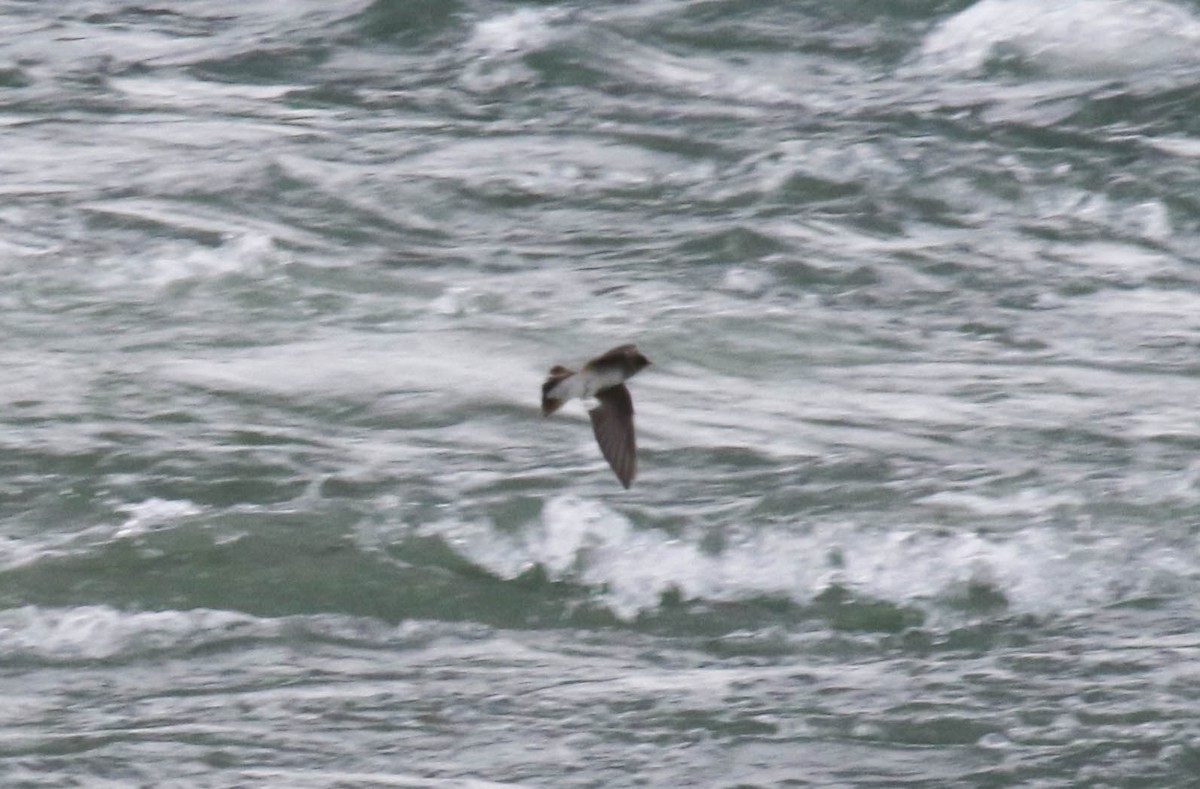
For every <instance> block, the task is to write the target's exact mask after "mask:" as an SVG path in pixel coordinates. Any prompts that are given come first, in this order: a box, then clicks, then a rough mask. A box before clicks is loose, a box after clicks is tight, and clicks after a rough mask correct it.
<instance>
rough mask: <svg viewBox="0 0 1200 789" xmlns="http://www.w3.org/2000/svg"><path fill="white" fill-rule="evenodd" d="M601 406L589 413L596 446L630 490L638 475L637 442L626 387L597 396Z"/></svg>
mask: <svg viewBox="0 0 1200 789" xmlns="http://www.w3.org/2000/svg"><path fill="white" fill-rule="evenodd" d="M596 399H597V400H599V401H600V405H598V406H596V407H595V408H593V409H592V410H591V411H588V416H590V417H591V418H592V432H593V433H595V434H596V443H598V444H599V445H600V451H601V452H602V453H603V454H604V459H605V460H607V461H608V465H610V466H612V470H613V471H615V472H616V474H617V479H619V480H621V484H622V485H624V486H625V487H627V488H628V487H629V483H631V482H633V478H634V477H635V476H637V440H636V439H635V438H634V435H633V398H632V397H630V396H629V390H628V389H626V388H625V384H617V385H616V386H610V387H608V388H607V389H601V390H600V391H599V392H597V393H596Z"/></svg>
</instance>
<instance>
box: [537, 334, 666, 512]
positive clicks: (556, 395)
mask: <svg viewBox="0 0 1200 789" xmlns="http://www.w3.org/2000/svg"><path fill="white" fill-rule="evenodd" d="M650 364H652V362H651V361H650V360H649V359H647V358H646V357H645V356H643V355H642V354H641V353H640V352H639V351H638V349H637V346H636V345H618V346H617V347H616V348H613V349H612V350H610V351H606V352H605V353H602V354H600V355H599V356H597V357H596V358H594V359H591V360H589V361H588V362H586V363H585V364H584V365H583V367H581V368H580V369H579V371H578V372H576V371H574V370H570V369H568V368H566V367H563V366H562V365H560V364H556V365H555V366H553V367H551V368H550V375H549V377H548V378H547V379H546V382H545V383H544V384H542V416H544V417H545V416H550V415H551V414H553V413H554V412H555V411H557V410H558V409H560V408H562V406H563V404H564V403H566V402H567V401H568V400H571V399H573V398H576V397H580V398H582V397H594V398H596V399H597V400H599V401H600V404H599V405H598V406H596V407H595V408H592V409H590V410H589V411H588V416H589V417H591V419H592V432H593V433H595V435H596V443H597V444H599V445H600V452H601V454H603V455H604V459H605V460H607V461H608V465H609V466H611V467H612V470H613V472H614V473H615V474H616V475H617V479H618V480H620V481H621V484H622V485H624V486H625V488H626V489H628V488H629V485H630V484H631V483H632V482H633V478H634V477H635V476H637V440H636V439H635V437H634V433H633V398H632V397H630V395H629V389H628V388H626V386H625V382H626V381H628V380H629V379H630V378H632V377H633V376H635V375H637V374H638V373H639V372H641V371H642V370H643V369H645V368H646V367H648V366H649V365H650Z"/></svg>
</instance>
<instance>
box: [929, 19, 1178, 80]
mask: <svg viewBox="0 0 1200 789" xmlns="http://www.w3.org/2000/svg"><path fill="white" fill-rule="evenodd" d="M1005 54H1011V55H1015V56H1017V57H1019V58H1020V59H1022V60H1024V61H1026V62H1028V63H1030V64H1032V65H1033V66H1035V67H1036V68H1038V69H1040V70H1043V71H1045V72H1047V73H1049V74H1053V75H1058V76H1072V77H1114V76H1121V75H1128V74H1134V73H1138V72H1142V71H1150V70H1156V69H1164V68H1171V67H1176V66H1191V67H1195V66H1200V20H1198V19H1197V18H1196V17H1195V16H1193V15H1192V14H1191V13H1189V12H1188V11H1187V9H1186V8H1184V7H1182V6H1181V5H1177V4H1174V3H1166V2H1157V0H1136V1H1134V0H1068V1H1067V2H1061V3H1046V2H1042V1H1041V0H981V2H978V3H975V4H973V5H971V6H970V7H969V8H967V9H966V10H964V11H962V12H961V13H959V14H956V15H955V16H953V17H951V18H949V19H947V20H946V21H945V22H943V23H942V24H940V25H939V26H938V27H936V28H935V29H934V30H933V31H932V32H931V33H930V34H929V36H928V37H927V38H926V39H925V42H924V44H923V46H922V47H921V53H920V58H921V61H922V63H923V64H924V65H927V66H932V67H937V68H944V69H950V70H953V71H960V72H975V71H978V70H980V69H981V68H983V67H984V66H985V64H986V63H987V62H988V61H989V60H991V59H993V58H996V57H998V56H1003V55H1005Z"/></svg>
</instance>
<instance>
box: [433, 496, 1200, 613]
mask: <svg viewBox="0 0 1200 789" xmlns="http://www.w3.org/2000/svg"><path fill="white" fill-rule="evenodd" d="M1034 498H1035V497H1034V496H1033V495H1030V496H1024V497H1017V498H1015V499H1013V500H1012V501H1010V502H1007V503H1003V502H1002V503H991V504H989V503H984V502H976V501H974V500H971V501H967V500H959V499H952V498H950V497H942V498H939V499H938V503H940V504H942V505H955V506H968V507H976V508H982V509H983V510H986V511H987V512H994V511H996V509H997V508H1000V509H1002V510H1003V511H1004V512H1006V513H1009V514H1011V513H1012V512H1014V511H1017V512H1030V511H1033V510H1037V509H1039V508H1040V509H1045V508H1046V507H1047V506H1051V505H1052V504H1053V502H1047V501H1042V502H1040V503H1038V502H1035V501H1034ZM1055 501H1058V500H1057V499H1056V500H1055ZM1062 502H1066V503H1069V504H1070V503H1075V500H1074V499H1072V498H1070V497H1068V498H1064V499H1062ZM1031 508H1033V510H1031ZM1032 521H1033V522H1032V523H1031V525H1030V526H1029V527H1027V528H1025V529H1022V530H1020V531H1018V532H1016V533H1013V534H1005V535H996V536H993V535H984V534H976V533H973V532H955V533H946V532H943V531H940V530H937V529H934V528H927V529H908V530H905V529H894V530H888V531H880V530H875V529H867V528H862V527H859V526H856V525H855V524H851V523H842V522H838V523H834V522H828V523H823V524H818V525H814V526H812V527H808V528H802V529H799V528H798V529H797V530H796V531H794V532H788V531H783V530H779V529H772V530H767V529H761V530H757V531H753V532H748V533H746V534H745V535H742V536H740V537H737V538H734V539H730V540H728V541H727V543H726V545H725V546H724V547H723V548H721V549H720V550H715V551H710V550H707V549H706V548H705V547H704V546H703V545H702V542H701V540H700V539H698V538H696V537H691V536H685V537H672V536H671V535H668V534H667V533H665V532H663V531H661V530H659V529H642V528H637V527H635V526H634V525H633V524H632V523H631V522H630V521H629V520H628V519H627V518H626V517H625V516H623V515H621V514H620V513H618V512H616V511H614V510H612V509H610V508H609V507H607V506H605V505H603V504H601V503H598V502H595V501H592V500H588V499H584V498H579V497H575V496H560V497H557V498H554V499H551V500H550V501H548V502H547V503H546V505H545V507H544V509H543V511H542V514H541V517H540V518H539V520H537V521H536V522H534V523H531V524H530V525H529V526H528V527H527V528H526V529H524V530H522V531H520V532H518V533H515V534H508V535H506V534H500V533H498V532H496V531H495V530H494V529H493V528H492V526H491V525H490V524H488V523H486V522H476V523H463V522H443V523H439V524H435V525H434V526H432V527H430V529H429V531H431V532H432V533H436V534H439V535H441V536H442V537H443V538H444V539H446V540H447V541H448V543H449V544H450V545H451V546H452V547H453V548H454V549H455V550H456V551H459V552H460V553H461V554H462V555H463V556H464V557H466V558H467V559H469V560H470V561H472V562H474V563H476V564H478V565H479V566H481V567H484V568H485V569H487V570H489V571H490V572H493V573H495V574H496V575H498V576H500V577H502V578H516V577H517V576H519V575H521V574H522V573H525V572H527V571H529V570H530V569H532V568H533V567H535V566H540V567H541V568H542V569H543V570H544V571H545V572H546V573H547V575H548V576H549V577H550V578H552V579H554V580H558V581H568V582H572V583H578V584H581V585H584V586H588V587H591V588H593V589H595V590H596V595H597V600H598V601H599V602H600V603H601V604H603V605H605V606H607V607H608V608H609V609H610V610H611V611H613V613H615V614H616V615H618V616H620V617H622V618H625V619H630V618H633V617H636V616H637V615H638V614H639V613H641V612H646V611H651V610H654V609H655V608H657V607H658V605H659V604H660V603H661V600H662V597H663V595H664V594H667V593H670V592H674V593H678V594H679V595H681V596H682V597H683V598H684V599H692V600H704V601H708V602H736V601H739V600H748V599H753V598H757V597H764V596H767V597H779V598H785V599H789V600H792V601H794V602H796V603H798V604H801V605H803V604H807V603H809V602H811V601H812V600H813V598H814V597H816V596H817V595H819V594H820V593H821V592H822V591H824V590H826V589H828V588H829V587H830V586H831V585H834V584H837V585H840V586H843V587H845V588H847V589H849V590H851V591H852V592H854V593H856V594H861V595H863V596H866V597H869V598H873V599H878V600H885V601H889V602H892V603H894V604H896V605H924V606H928V607H931V610H933V609H936V608H938V607H939V606H940V604H941V603H950V604H954V603H955V602H956V601H959V600H961V599H963V598H964V597H965V596H966V595H968V594H970V590H972V589H979V588H986V589H990V590H992V591H993V592H994V593H996V594H998V595H1001V596H1003V598H1004V599H1005V600H1006V601H1007V604H1008V605H1009V607H1010V608H1011V609H1013V610H1015V611H1020V612H1025V613H1036V614H1050V613H1061V612H1069V611H1074V610H1077V609H1079V608H1080V607H1090V606H1095V605H1105V604H1108V603H1112V602H1116V601H1119V600H1121V599H1125V598H1128V597H1139V596H1144V595H1147V594H1155V593H1160V592H1164V591H1170V590H1172V589H1176V588H1177V587H1178V586H1179V584H1181V583H1187V582H1189V581H1188V579H1189V578H1192V576H1193V575H1194V574H1193V573H1191V571H1190V570H1189V567H1191V566H1194V565H1195V564H1198V563H1200V552H1197V551H1193V552H1192V553H1193V554H1196V555H1192V556H1180V555H1179V552H1178V549H1177V548H1176V547H1170V548H1168V547H1164V546H1155V545H1141V544H1131V543H1127V542H1126V541H1124V540H1123V539H1121V538H1120V537H1114V536H1105V535H1093V536H1091V537H1088V538H1085V537H1081V536H1079V535H1077V534H1072V533H1069V532H1064V531H1063V530H1061V529H1057V528H1055V525H1054V524H1053V523H1041V522H1038V521H1037V519H1036V518H1034V519H1032Z"/></svg>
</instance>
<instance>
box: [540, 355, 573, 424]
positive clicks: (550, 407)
mask: <svg viewBox="0 0 1200 789" xmlns="http://www.w3.org/2000/svg"><path fill="white" fill-rule="evenodd" d="M574 374H575V371H574V370H568V369H567V368H566V367H563V366H562V365H560V364H556V365H554V366H553V367H551V368H550V377H549V378H547V379H546V383H544V384H542V416H550V415H551V414H553V413H554V412H555V411H557V410H558V409H560V408H562V404H563V403H565V402H567V401H566V399H564V398H561V397H551V395H550V393H551V392H553V391H554V388H555V387H556V386H558V385H559V384H560V383H561V382H563V381H565V380H567V379H568V378H570V377H571V376H572V375H574Z"/></svg>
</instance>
